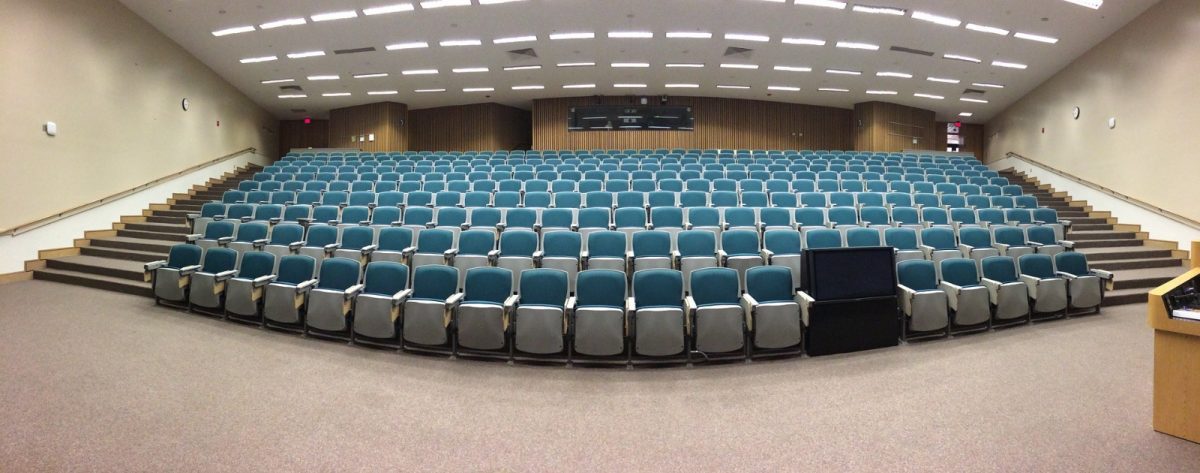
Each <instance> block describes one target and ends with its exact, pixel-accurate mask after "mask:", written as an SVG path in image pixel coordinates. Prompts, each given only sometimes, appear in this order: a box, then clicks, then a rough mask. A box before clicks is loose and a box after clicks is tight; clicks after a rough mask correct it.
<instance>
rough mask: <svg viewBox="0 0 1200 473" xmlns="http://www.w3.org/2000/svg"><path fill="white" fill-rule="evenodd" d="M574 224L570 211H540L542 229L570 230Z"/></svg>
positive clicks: (573, 214)
mask: <svg viewBox="0 0 1200 473" xmlns="http://www.w3.org/2000/svg"><path fill="white" fill-rule="evenodd" d="M574 223H575V213H574V211H573V210H572V209H546V210H543V211H542V227H543V228H570V227H571V225H573V224H574Z"/></svg>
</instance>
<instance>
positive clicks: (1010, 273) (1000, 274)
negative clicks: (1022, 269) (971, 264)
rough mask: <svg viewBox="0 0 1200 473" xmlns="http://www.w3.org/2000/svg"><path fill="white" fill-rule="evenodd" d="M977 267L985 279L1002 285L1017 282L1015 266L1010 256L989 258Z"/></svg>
mask: <svg viewBox="0 0 1200 473" xmlns="http://www.w3.org/2000/svg"><path fill="white" fill-rule="evenodd" d="M979 265H980V266H981V267H982V268H983V277H985V278H988V279H991V280H993V281H998V282H1002V283H1010V282H1017V266H1016V264H1014V263H1013V259H1012V257H1011V256H989V257H987V258H984V259H983V261H980V262H979Z"/></svg>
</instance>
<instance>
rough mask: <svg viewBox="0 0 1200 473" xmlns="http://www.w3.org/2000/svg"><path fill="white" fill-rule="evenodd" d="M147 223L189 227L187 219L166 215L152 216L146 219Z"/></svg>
mask: <svg viewBox="0 0 1200 473" xmlns="http://www.w3.org/2000/svg"><path fill="white" fill-rule="evenodd" d="M146 222H147V223H165V224H168V225H187V217H184V216H179V217H168V216H164V215H151V216H149V217H146Z"/></svg>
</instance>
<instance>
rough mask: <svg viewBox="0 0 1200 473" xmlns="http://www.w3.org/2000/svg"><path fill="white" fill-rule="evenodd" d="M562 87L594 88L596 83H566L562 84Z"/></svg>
mask: <svg viewBox="0 0 1200 473" xmlns="http://www.w3.org/2000/svg"><path fill="white" fill-rule="evenodd" d="M563 88H564V89H594V88H596V84H567V85H564V86H563Z"/></svg>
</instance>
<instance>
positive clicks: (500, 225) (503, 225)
mask: <svg viewBox="0 0 1200 473" xmlns="http://www.w3.org/2000/svg"><path fill="white" fill-rule="evenodd" d="M506 228H508V224H507V223H497V224H496V231H498V232H503V231H504V230H505V229H506ZM540 229H541V225H538V224H536V223H535V224H534V225H533V231H535V232H536V231H541V230H540Z"/></svg>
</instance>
